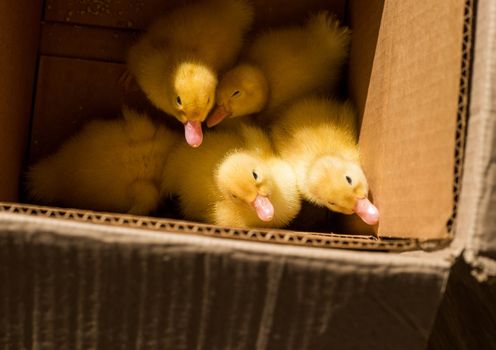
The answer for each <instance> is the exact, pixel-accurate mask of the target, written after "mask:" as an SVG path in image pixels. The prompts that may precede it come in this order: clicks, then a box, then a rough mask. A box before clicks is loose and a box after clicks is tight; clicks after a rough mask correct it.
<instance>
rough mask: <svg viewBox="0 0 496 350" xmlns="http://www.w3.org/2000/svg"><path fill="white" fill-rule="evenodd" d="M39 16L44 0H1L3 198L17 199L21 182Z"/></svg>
mask: <svg viewBox="0 0 496 350" xmlns="http://www.w3.org/2000/svg"><path fill="white" fill-rule="evenodd" d="M40 16H41V0H34V1H14V2H11V1H2V2H1V3H0V19H1V20H0V77H1V83H0V125H1V127H0V140H1V142H2V147H0V169H2V172H1V176H0V198H2V200H8V201H16V200H18V190H19V187H18V183H19V178H20V175H21V166H22V160H23V157H24V154H25V152H26V144H27V142H28V129H29V127H28V125H29V118H30V114H31V100H32V95H33V84H34V77H35V69H36V50H37V47H38V35H39V34H38V33H39V24H38V23H39V20H40ZM26 23H29V25H26Z"/></svg>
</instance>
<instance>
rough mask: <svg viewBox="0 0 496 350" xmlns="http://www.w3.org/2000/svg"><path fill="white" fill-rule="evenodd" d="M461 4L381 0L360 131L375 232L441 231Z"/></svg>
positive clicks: (429, 234) (449, 175) (447, 209)
mask: <svg viewBox="0 0 496 350" xmlns="http://www.w3.org/2000/svg"><path fill="white" fill-rule="evenodd" d="M463 5H464V1H460V0H453V1H448V2H442V3H441V2H423V3H421V4H419V2H418V1H413V0H412V1H386V2H385V5H384V11H383V15H382V21H381V28H380V30H379V38H378V41H377V47H376V52H375V57H374V65H373V68H372V74H371V77H370V85H369V88H368V95H367V102H366V104H365V110H364V115H363V121H362V127H361V135H360V147H361V154H362V163H363V166H364V169H365V173H366V174H367V176H368V179H369V182H370V187H371V189H372V195H373V197H374V201H375V203H376V204H377V206H378V208H380V211H381V220H380V223H379V233H380V234H382V235H387V236H391V235H392V236H398V235H400V236H402V237H422V238H426V239H428V238H443V237H446V235H447V229H446V223H447V221H448V219H449V217H450V216H451V212H452V209H453V194H452V192H453V168H454V162H453V149H454V147H455V141H454V140H455V139H454V135H455V130H456V115H457V101H458V94H459V86H460V67H461V48H462V34H463V33H462V30H461V27H460V23H462V20H463V10H464V7H463ZM405 23H408V25H407V26H405ZM426 28H428V30H426ZM440 101H443V102H442V103H441V102H440Z"/></svg>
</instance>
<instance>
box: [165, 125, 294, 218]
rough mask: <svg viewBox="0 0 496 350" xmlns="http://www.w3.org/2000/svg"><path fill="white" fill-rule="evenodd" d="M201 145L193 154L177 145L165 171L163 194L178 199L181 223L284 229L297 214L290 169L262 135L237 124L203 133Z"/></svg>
mask: <svg viewBox="0 0 496 350" xmlns="http://www.w3.org/2000/svg"><path fill="white" fill-rule="evenodd" d="M204 142H205V145H204V147H201V148H200V149H194V150H193V149H191V148H189V147H187V146H185V145H181V144H180V145H177V146H176V148H175V149H174V150H173V151H172V152H171V155H170V157H169V159H168V161H167V163H166V166H165V169H164V176H163V182H162V194H163V195H167V194H174V195H178V196H179V202H180V206H181V210H182V212H183V214H184V216H185V217H186V218H188V219H191V220H199V221H204V222H208V223H212V224H217V225H224V226H236V227H283V226H286V225H287V224H288V223H289V222H290V221H291V220H292V219H293V218H294V217H295V216H296V215H297V214H298V212H299V210H300V205H301V204H300V202H301V201H300V196H299V193H298V190H297V185H296V175H295V173H294V170H293V169H292V167H291V166H290V165H289V164H288V163H287V162H285V161H283V160H282V159H280V158H278V157H277V156H276V155H275V154H274V152H273V149H272V146H271V143H270V140H269V139H268V137H267V135H266V134H265V133H264V132H263V131H262V130H260V129H258V128H255V127H252V126H248V125H240V126H239V128H238V129H237V130H234V129H230V130H217V131H214V132H211V133H208V134H206V135H205V141H204ZM173 174H181V176H173ZM198 174H202V177H199V176H198Z"/></svg>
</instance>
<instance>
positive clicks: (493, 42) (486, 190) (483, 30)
mask: <svg viewBox="0 0 496 350" xmlns="http://www.w3.org/2000/svg"><path fill="white" fill-rule="evenodd" d="M477 6H478V8H477V23H476V31H477V32H476V40H475V51H474V68H473V77H472V92H471V106H470V120H469V122H468V134H467V147H466V152H465V162H464V174H463V182H462V189H461V194H460V207H459V215H458V220H457V222H456V228H455V229H456V235H455V242H454V246H456V247H457V248H458V249H460V250H461V249H464V258H465V259H466V261H467V262H468V263H469V264H471V265H472V267H473V272H474V275H476V276H477V277H478V279H479V280H484V279H487V278H488V277H490V276H496V262H495V260H494V259H496V210H495V205H496V162H495V159H496V157H495V152H496V59H495V57H496V3H495V2H494V1H491V0H479V1H478V5H477Z"/></svg>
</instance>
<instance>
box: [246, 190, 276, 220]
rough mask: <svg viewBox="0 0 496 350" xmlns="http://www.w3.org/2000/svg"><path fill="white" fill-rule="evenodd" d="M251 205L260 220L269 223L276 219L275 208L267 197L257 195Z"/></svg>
mask: <svg viewBox="0 0 496 350" xmlns="http://www.w3.org/2000/svg"><path fill="white" fill-rule="evenodd" d="M251 205H252V206H253V208H255V210H256V211H257V215H258V218H259V219H260V220H262V221H265V222H267V221H271V220H272V218H274V206H273V205H272V203H271V202H270V200H269V198H267V197H266V196H262V195H257V197H256V198H255V200H254V201H253V202H252V203H251Z"/></svg>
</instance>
